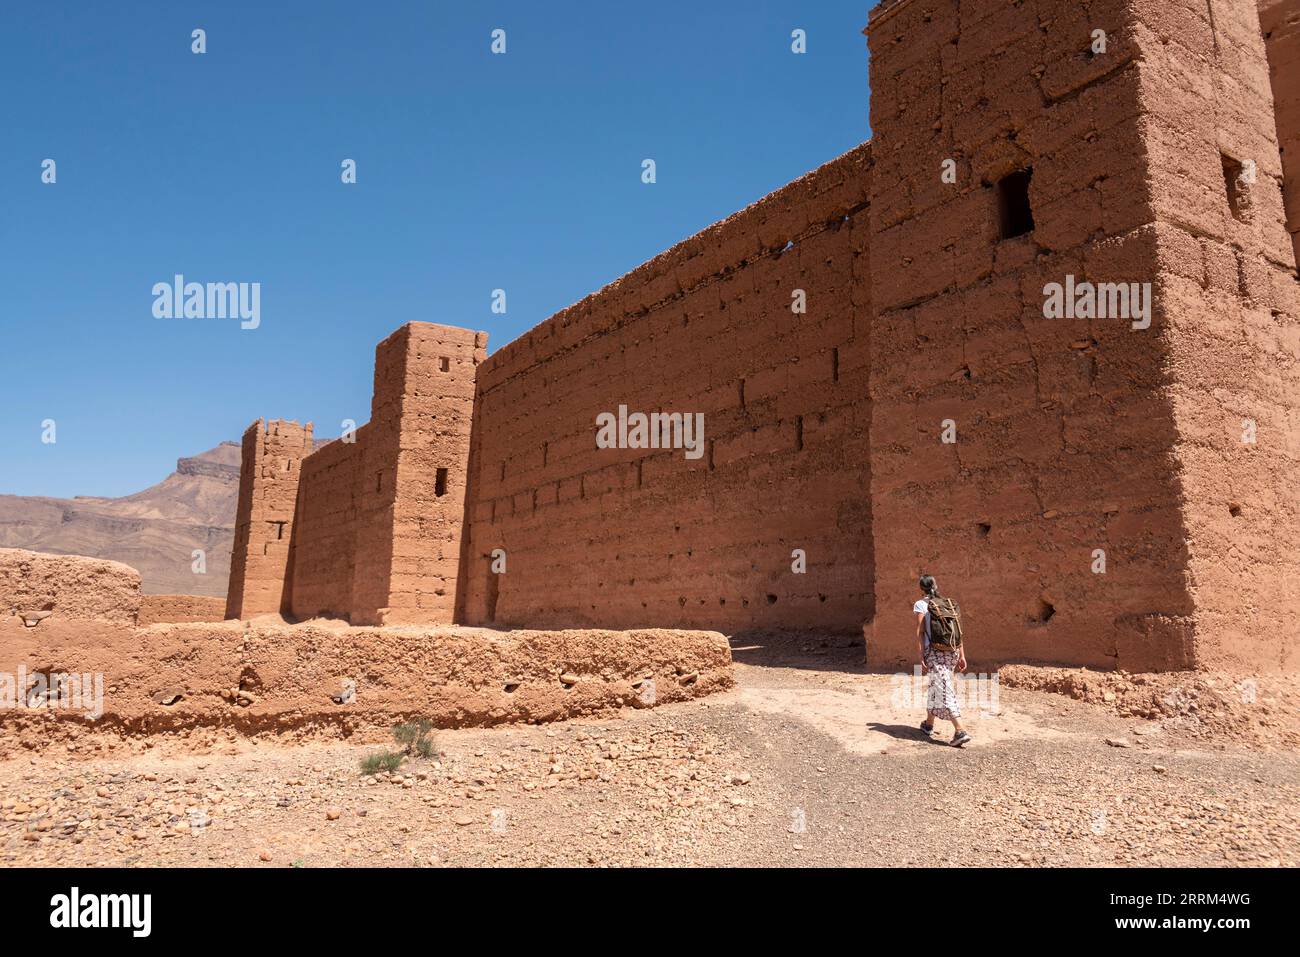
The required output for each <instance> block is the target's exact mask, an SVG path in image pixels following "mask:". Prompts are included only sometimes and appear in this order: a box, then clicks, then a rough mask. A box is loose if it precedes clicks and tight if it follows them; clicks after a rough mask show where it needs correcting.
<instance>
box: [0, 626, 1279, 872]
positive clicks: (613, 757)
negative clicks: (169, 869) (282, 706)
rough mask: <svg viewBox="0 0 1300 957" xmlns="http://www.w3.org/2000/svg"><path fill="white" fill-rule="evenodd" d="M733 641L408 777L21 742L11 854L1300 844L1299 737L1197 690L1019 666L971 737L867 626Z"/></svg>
mask: <svg viewBox="0 0 1300 957" xmlns="http://www.w3.org/2000/svg"><path fill="white" fill-rule="evenodd" d="M735 656H736V661H737V665H736V677H737V688H736V689H735V690H734V691H730V692H726V693H724V694H720V695H715V696H712V697H710V698H706V699H702V700H698V701H693V702H688V703H684V704H678V705H669V706H665V707H662V708H656V709H653V710H647V711H632V710H625V711H622V712H619V713H618V714H616V715H613V716H608V717H604V718H598V719H583V720H579V721H571V722H565V723H561V724H556V725H553V726H550V727H538V726H523V727H520V726H515V727H503V728H495V729H475V730H462V731H443V732H437V733H436V744H437V749H438V751H439V754H438V755H437V756H435V757H434V758H431V759H427V760H426V759H419V758H417V759H413V760H411V761H408V763H407V764H406V765H404V766H403V767H402V768H401V769H400V771H399V772H397V773H396V774H393V775H387V776H378V777H366V776H363V775H362V774H361V773H360V771H359V768H358V765H359V762H360V760H361V759H362V758H363V757H364V756H365V755H367V754H369V753H371V752H373V751H376V750H378V749H379V747H380V746H381V743H380V742H369V743H359V742H354V741H329V740H317V741H306V742H300V741H276V740H270V739H267V740H256V741H249V740H243V739H239V740H234V739H221V738H218V737H215V736H211V735H208V736H204V737H201V738H199V737H195V738H190V739H185V740H176V741H168V740H158V739H151V740H148V741H134V742H128V743H126V744H121V743H115V742H112V741H98V740H90V741H87V742H86V743H84V744H83V745H82V746H81V747H80V748H79V749H78V750H77V751H76V752H75V753H68V752H66V751H65V750H62V749H61V748H57V749H56V748H49V749H47V750H45V751H43V752H41V753H39V754H35V755H30V754H27V755H23V756H19V757H14V758H12V759H10V760H7V761H4V762H0V864H4V865H6V866H15V865H27V866H32V865H36V866H46V865H60V864H64V865H92V866H93V865H109V864H119V865H120V864H125V865H144V866H168V865H213V866H257V867H288V866H303V867H322V866H339V865H344V866H346V865H415V866H476V865H507V866H516V865H559V864H571V865H582V866H591V865H594V866H609V865H651V866H663V865H713V866H716V865H762V866H782V865H800V864H804V865H935V864H972V865H973V864H987V865H1024V866H1029V865H1035V866H1042V865H1049V866H1052V865H1102V864H1116V865H1139V866H1148V865H1179V864H1186V865H1211V866H1213V865H1238V864H1240V865H1258V866H1296V865H1297V864H1300V753H1297V751H1295V750H1293V749H1292V748H1291V747H1289V746H1287V743H1288V742H1289V740H1290V739H1289V738H1287V737H1286V736H1285V735H1275V736H1273V738H1271V739H1270V742H1272V743H1273V744H1272V746H1270V744H1269V743H1261V742H1260V741H1258V740H1254V739H1252V740H1251V742H1250V743H1249V744H1247V743H1243V742H1242V741H1241V740H1239V739H1238V738H1234V737H1233V736H1232V735H1220V736H1216V735H1214V734H1210V733H1205V732H1204V728H1201V727H1199V726H1196V730H1197V733H1189V730H1188V729H1189V725H1188V716H1187V713H1186V709H1185V708H1183V709H1182V710H1181V711H1179V713H1178V714H1177V715H1176V716H1175V717H1176V718H1177V720H1161V716H1160V715H1159V714H1157V715H1156V716H1155V717H1154V718H1152V717H1141V716H1138V715H1137V714H1136V713H1130V714H1128V715H1121V714H1118V713H1116V708H1114V707H1108V705H1110V704H1113V702H1106V701H1105V700H1104V694H1105V692H1104V691H1103V692H1100V694H1101V695H1102V696H1103V698H1102V700H1100V701H1099V702H1098V703H1095V704H1094V703H1091V702H1089V701H1088V700H1082V699H1080V700H1075V698H1074V697H1072V696H1071V692H1070V691H1069V688H1072V687H1074V685H1073V684H1069V683H1067V684H1068V687H1066V686H1062V687H1059V688H1054V690H1028V689H1024V688H1010V687H1006V686H1002V687H1000V688H999V689H998V697H997V701H996V702H989V701H985V702H984V704H985V707H983V708H980V707H978V706H976V707H968V709H967V711H968V718H969V722H968V723H969V727H970V729H971V732H972V733H973V734H974V736H975V741H974V743H973V744H972V745H971V746H970V747H968V748H966V749H963V750H958V749H954V748H950V747H947V746H945V745H944V744H942V743H941V742H940V741H939V740H937V739H936V740H934V741H927V740H924V739H923V738H922V737H921V735H920V733H919V731H917V730H916V727H915V726H916V723H917V721H918V720H919V717H920V710H919V709H918V708H911V707H907V706H906V705H907V703H906V702H902V705H903V706H902V707H900V706H899V705H900V701H899V688H898V686H897V684H896V682H895V679H893V678H891V676H888V675H871V674H866V673H864V672H863V670H862V668H861V666H860V659H861V646H860V645H859V646H857V647H852V646H848V645H847V644H843V643H839V642H837V641H828V642H826V643H814V644H813V645H809V644H807V643H806V641H805V642H795V643H787V642H782V641H779V640H775V639H773V640H770V641H766V640H756V641H754V642H752V643H737V645H736V648H735ZM1021 679H1022V680H1027V679H1024V676H1023V675H1022V676H1021ZM1053 682H1055V683H1056V684H1060V682H1059V681H1056V679H1053ZM1043 684H1045V685H1046V684H1052V682H1043ZM1189 687H1192V685H1190V684H1189ZM1174 690H1175V691H1176V690H1177V689H1174ZM1057 692H1065V693H1057ZM1123 710H1127V711H1130V712H1134V710H1135V709H1133V708H1125V709H1123ZM1283 711H1285V709H1283ZM1275 713H1276V712H1275ZM1279 741H1280V742H1282V744H1281V745H1277V744H1276V742H1279Z"/></svg>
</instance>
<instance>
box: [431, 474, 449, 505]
mask: <svg viewBox="0 0 1300 957" xmlns="http://www.w3.org/2000/svg"><path fill="white" fill-rule="evenodd" d="M433 494H434V495H436V496H438V497H439V498H442V497H443V496H444V495H446V494H447V470H446V469H438V471H437V473H435V475H434V478H433Z"/></svg>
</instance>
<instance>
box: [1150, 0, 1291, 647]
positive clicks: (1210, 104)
mask: <svg viewBox="0 0 1300 957" xmlns="http://www.w3.org/2000/svg"><path fill="white" fill-rule="evenodd" d="M1138 10H1139V14H1140V16H1141V18H1142V19H1141V24H1142V27H1144V28H1145V37H1143V38H1142V39H1141V40H1140V42H1141V43H1142V49H1143V56H1144V59H1145V63H1144V70H1143V89H1142V94H1143V104H1144V106H1145V110H1146V112H1145V117H1144V123H1143V125H1142V127H1141V130H1142V133H1143V136H1144V140H1145V146H1146V156H1147V164H1148V169H1149V176H1150V183H1151V185H1152V196H1151V204H1152V213H1153V215H1154V217H1155V219H1156V221H1157V226H1156V233H1157V238H1158V247H1159V254H1160V255H1159V265H1160V267H1161V271H1162V277H1161V279H1162V282H1161V285H1162V289H1161V305H1162V307H1163V309H1162V315H1161V316H1160V318H1159V324H1160V335H1161V340H1162V344H1163V348H1164V350H1165V352H1166V364H1167V366H1168V368H1169V370H1170V378H1171V383H1170V387H1169V394H1170V396H1171V400H1172V404H1173V413H1174V422H1175V425H1176V427H1177V433H1178V435H1177V443H1176V446H1175V454H1176V457H1177V461H1178V466H1179V475H1178V477H1179V481H1180V484H1181V491H1182V497H1183V506H1182V507H1183V520H1184V524H1185V529H1186V536H1187V550H1188V561H1187V578H1188V590H1189V592H1190V593H1191V595H1192V596H1193V597H1194V600H1195V604H1196V635H1195V658H1196V663H1197V664H1198V665H1202V666H1222V667H1230V668H1232V667H1243V666H1244V667H1262V668H1269V669H1276V668H1295V667H1297V666H1300V642H1297V641H1296V640H1295V639H1294V629H1293V626H1292V625H1291V621H1292V620H1293V619H1294V616H1295V614H1296V613H1297V611H1300V562H1298V561H1297V559H1298V557H1300V556H1297V551H1296V548H1295V547H1294V543H1295V542H1296V541H1297V540H1300V485H1297V483H1296V482H1295V480H1294V476H1295V475H1296V473H1297V467H1298V465H1300V444H1297V439H1296V436H1297V426H1298V425H1300V420H1298V419H1297V417H1296V400H1297V397H1300V325H1298V322H1300V294H1298V293H1300V285H1298V284H1297V280H1296V273H1295V259H1294V248H1293V246H1292V243H1291V241H1290V236H1289V235H1288V233H1287V230H1286V226H1285V221H1286V214H1285V212H1284V209H1283V201H1282V194H1281V185H1280V184H1281V179H1282V166H1281V161H1280V158H1279V150H1278V142H1277V127H1276V125H1275V122H1274V113H1273V103H1272V90H1271V89H1270V82H1269V72H1268V64H1267V61H1266V58H1265V47H1264V40H1263V38H1262V35H1261V29H1260V22H1259V19H1258V17H1257V14H1256V8H1255V5H1254V4H1253V3H1250V2H1227V0H1215V2H1213V3H1212V4H1211V11H1210V12H1211V13H1212V16H1208V15H1207V16H1197V17H1193V16H1190V15H1187V14H1186V12H1185V11H1183V8H1182V5H1180V4H1176V3H1173V2H1172V0H1163V2H1151V3H1148V4H1144V5H1140V6H1139V7H1138ZM1248 162H1249V163H1252V164H1253V165H1254V166H1255V167H1256V168H1257V170H1256V175H1255V176H1254V181H1253V182H1248V181H1246V180H1245V179H1244V178H1242V177H1241V176H1239V175H1238V174H1236V173H1235V168H1236V166H1237V165H1239V164H1247V163H1248ZM1225 170H1228V172H1225ZM1230 197H1231V199H1230Z"/></svg>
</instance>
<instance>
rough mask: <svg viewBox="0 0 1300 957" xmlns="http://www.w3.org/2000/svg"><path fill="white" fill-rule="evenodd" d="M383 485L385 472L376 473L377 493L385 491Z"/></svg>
mask: <svg viewBox="0 0 1300 957" xmlns="http://www.w3.org/2000/svg"><path fill="white" fill-rule="evenodd" d="M383 485H384V473H383V472H376V473H375V491H376V492H378V491H381V490H382V489H383Z"/></svg>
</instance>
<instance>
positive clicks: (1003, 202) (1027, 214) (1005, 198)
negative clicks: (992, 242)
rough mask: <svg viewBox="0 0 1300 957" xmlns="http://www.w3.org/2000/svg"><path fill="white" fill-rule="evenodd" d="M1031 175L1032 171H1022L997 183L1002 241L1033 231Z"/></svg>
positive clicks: (999, 226)
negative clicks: (1030, 190)
mask: <svg viewBox="0 0 1300 957" xmlns="http://www.w3.org/2000/svg"><path fill="white" fill-rule="evenodd" d="M1033 175H1034V171H1033V169H1022V170H1017V171H1016V172H1014V173H1012V174H1011V175H1010V176H1006V177H1004V178H1003V179H1002V180H1001V181H999V182H998V187H997V189H998V228H999V232H1000V234H1001V237H1002V238H1003V239H1012V238H1014V237H1016V236H1023V235H1025V234H1026V233H1032V232H1033V231H1034V211H1033V210H1032V209H1031V208H1030V206H1029V180H1030V179H1031V178H1032V177H1033Z"/></svg>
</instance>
